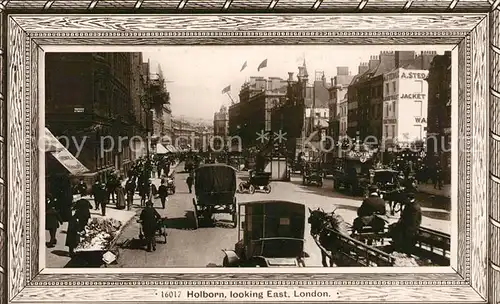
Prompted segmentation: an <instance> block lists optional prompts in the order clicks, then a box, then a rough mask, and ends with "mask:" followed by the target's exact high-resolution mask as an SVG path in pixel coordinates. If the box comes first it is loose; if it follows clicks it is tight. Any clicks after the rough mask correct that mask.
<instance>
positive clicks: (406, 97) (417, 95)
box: [400, 93, 427, 99]
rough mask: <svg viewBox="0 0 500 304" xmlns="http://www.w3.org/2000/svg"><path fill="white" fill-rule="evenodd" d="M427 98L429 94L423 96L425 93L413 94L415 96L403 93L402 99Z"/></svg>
mask: <svg viewBox="0 0 500 304" xmlns="http://www.w3.org/2000/svg"><path fill="white" fill-rule="evenodd" d="M426 96H427V94H423V93H413V94H409V93H402V94H401V97H400V98H401V99H425V98H426Z"/></svg>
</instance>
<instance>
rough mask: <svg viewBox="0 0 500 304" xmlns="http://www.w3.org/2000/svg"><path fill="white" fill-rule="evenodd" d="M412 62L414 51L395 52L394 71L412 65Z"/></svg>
mask: <svg viewBox="0 0 500 304" xmlns="http://www.w3.org/2000/svg"><path fill="white" fill-rule="evenodd" d="M414 61H415V52H414V51H397V52H396V55H395V58H394V62H395V64H396V66H395V67H396V69H398V68H402V67H405V66H407V65H409V64H412V63H413V62H414Z"/></svg>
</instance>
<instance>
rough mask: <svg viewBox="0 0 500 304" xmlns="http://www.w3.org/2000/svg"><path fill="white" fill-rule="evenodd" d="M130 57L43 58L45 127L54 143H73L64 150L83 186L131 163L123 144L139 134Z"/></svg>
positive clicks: (80, 55)
mask: <svg viewBox="0 0 500 304" xmlns="http://www.w3.org/2000/svg"><path fill="white" fill-rule="evenodd" d="M134 56H138V55H137V54H134V53H50V54H47V55H46V76H45V77H46V105H45V114H46V117H45V121H46V127H47V128H48V129H49V130H50V131H51V132H52V133H53V134H54V135H55V136H56V137H60V136H68V137H70V138H73V142H69V143H68V145H67V146H68V150H69V151H70V152H71V153H72V154H73V155H75V156H76V157H77V158H78V159H79V160H80V162H81V163H82V164H84V165H85V166H86V167H87V168H88V169H89V170H90V173H88V174H87V175H86V178H87V179H88V180H89V181H91V180H93V179H95V177H96V176H99V175H101V174H102V173H104V172H108V171H114V170H121V171H122V172H125V171H126V170H128V169H129V168H130V166H131V164H132V161H133V155H132V153H131V147H130V143H129V142H128V139H129V138H131V137H132V136H134V135H140V134H137V133H138V131H139V133H140V131H142V130H143V129H144V128H145V125H144V120H142V118H141V114H139V113H138V107H137V99H136V100H133V99H132V98H131V96H132V95H133V92H134V90H135V89H136V88H135V87H134V86H133V83H134V81H133V80H132V79H131V77H134V78H137V77H138V75H140V74H141V71H140V68H142V66H140V65H138V64H137V65H136V64H134V63H137V62H134V60H133V59H132V58H133V57H134ZM131 70H134V71H133V73H131ZM136 86H137V87H139V86H140V84H139V82H137V83H136ZM111 138H112V139H113V140H111ZM120 138H122V139H121V140H119V139H120ZM75 141H76V143H77V144H75ZM111 142H114V145H113V144H112V143H111ZM78 143H80V145H81V147H79V145H78ZM82 143H83V144H82Z"/></svg>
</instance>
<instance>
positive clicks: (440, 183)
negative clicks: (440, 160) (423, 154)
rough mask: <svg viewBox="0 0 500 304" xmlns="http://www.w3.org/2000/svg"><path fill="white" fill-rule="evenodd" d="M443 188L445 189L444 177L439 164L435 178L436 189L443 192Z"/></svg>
mask: <svg viewBox="0 0 500 304" xmlns="http://www.w3.org/2000/svg"><path fill="white" fill-rule="evenodd" d="M442 187H443V176H442V171H441V166H440V165H439V164H438V166H437V168H436V173H435V177H434V189H439V190H441V188H442Z"/></svg>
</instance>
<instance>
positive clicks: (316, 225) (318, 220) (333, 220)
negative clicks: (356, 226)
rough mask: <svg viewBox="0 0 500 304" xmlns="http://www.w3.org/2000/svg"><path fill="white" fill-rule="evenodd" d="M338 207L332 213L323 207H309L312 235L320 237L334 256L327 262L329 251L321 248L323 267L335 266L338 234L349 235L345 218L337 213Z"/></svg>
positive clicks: (320, 241) (320, 240) (319, 239)
mask: <svg viewBox="0 0 500 304" xmlns="http://www.w3.org/2000/svg"><path fill="white" fill-rule="evenodd" d="M335 211H336V209H335V210H334V211H332V212H331V213H327V212H325V211H323V209H320V208H318V209H316V210H311V209H309V213H310V216H309V219H308V223H309V224H310V225H311V235H312V236H313V237H316V236H317V237H318V241H319V244H320V245H321V246H322V247H323V248H324V249H325V250H327V251H328V252H329V253H330V255H331V256H332V258H330V259H329V263H327V262H326V258H327V256H328V255H327V252H325V251H324V250H321V263H322V264H323V267H333V255H334V252H335V251H337V250H338V245H337V244H338V242H339V240H338V234H336V233H334V231H337V232H339V233H340V234H342V235H345V236H349V232H348V226H347V223H346V222H345V221H344V219H343V218H342V217H341V216H340V215H338V214H336V213H335Z"/></svg>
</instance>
